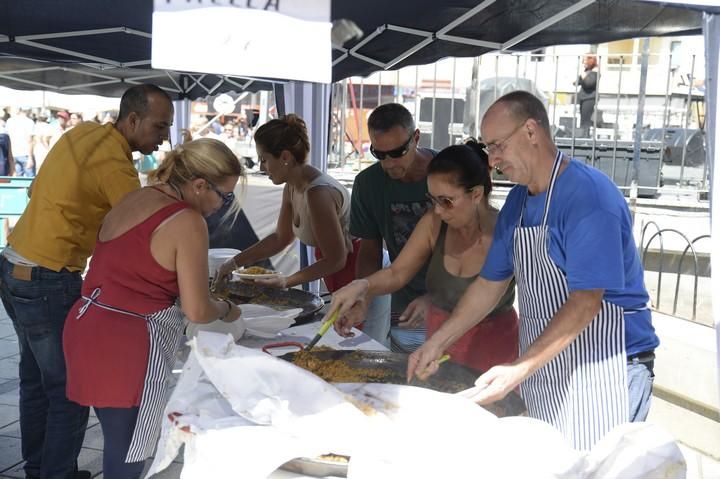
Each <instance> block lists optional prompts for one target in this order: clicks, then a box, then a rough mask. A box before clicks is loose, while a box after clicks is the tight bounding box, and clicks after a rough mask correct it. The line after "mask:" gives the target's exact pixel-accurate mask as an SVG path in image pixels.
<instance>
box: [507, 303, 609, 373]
mask: <svg viewBox="0 0 720 479" xmlns="http://www.w3.org/2000/svg"><path fill="white" fill-rule="evenodd" d="M603 292H604V291H603V290H589V291H574V292H572V293H570V296H569V297H568V299H567V301H566V302H565V304H564V305H563V306H562V307H561V308H560V309H559V310H558V312H557V313H555V316H554V317H553V318H552V320H550V323H549V324H548V326H547V327H546V328H545V330H544V331H543V332H542V334H541V335H540V336H538V338H537V339H536V340H535V341H534V342H533V343H532V345H530V347H529V348H528V350H527V351H526V352H525V354H523V355H522V356H521V357H520V358H518V359H517V361H516V362H515V364H517V365H520V366H522V367H523V368H524V369H525V371H526V372H525V377H527V376H529V375H530V374H532V373H534V372H535V371H537V370H538V369H540V368H541V367H543V366H544V365H545V364H547V363H548V362H550V361H551V360H552V359H554V358H555V357H556V356H557V355H558V354H560V353H561V352H562V351H563V350H564V349H565V348H567V347H568V346H569V345H570V343H572V342H573V341H574V340H575V338H577V337H578V336H579V335H580V333H582V332H583V330H584V329H585V328H586V327H587V326H588V325H589V324H590V323H591V322H592V321H593V319H595V317H596V316H597V314H598V312H599V311H600V307H601V304H602V303H601V302H602V297H603Z"/></svg>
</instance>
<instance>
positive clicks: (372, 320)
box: [363, 294, 390, 349]
mask: <svg viewBox="0 0 720 479" xmlns="http://www.w3.org/2000/svg"><path fill="white" fill-rule="evenodd" d="M363 333H365V334H367V335H368V336H370V337H371V338H373V339H374V340H375V341H377V342H378V343H380V344H382V345H383V346H385V347H386V348H388V349H390V295H389V294H385V295H383V296H375V297H374V298H373V299H372V301H370V304H369V305H368V310H367V312H366V313H365V321H364V322H363Z"/></svg>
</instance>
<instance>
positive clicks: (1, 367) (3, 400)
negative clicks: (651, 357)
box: [0, 305, 720, 479]
mask: <svg viewBox="0 0 720 479" xmlns="http://www.w3.org/2000/svg"><path fill="white" fill-rule="evenodd" d="M17 346H18V345H17V338H16V336H15V332H14V330H13V328H12V324H11V323H10V319H9V318H8V317H7V315H6V314H5V310H4V309H3V308H2V306H1V305H0V478H20V479H22V478H24V474H23V470H22V465H23V464H22V457H21V454H20V431H19V422H18V387H19V385H18V383H19V380H18V377H17V375H18V369H17V368H18V347H17ZM102 447H103V438H102V432H101V430H100V424H98V422H97V419H96V418H95V416H94V414H92V412H91V417H90V421H89V423H88V428H87V433H86V434H85V442H84V444H83V449H82V452H81V454H80V458H79V466H80V469H86V470H89V471H91V472H92V474H93V477H96V478H102V476H103V475H102ZM683 453H684V454H685V457H686V459H687V462H688V475H687V477H688V478H689V479H720V462H717V461H714V460H712V459H710V458H708V457H707V456H703V455H702V454H698V453H696V452H695V451H693V450H692V449H689V448H686V447H683ZM148 462H149V461H148ZM181 469H182V463H181V461H180V460H178V462H176V463H173V464H172V465H171V466H170V467H169V468H168V469H167V470H165V471H163V473H162V474H159V475H157V476H154V477H155V478H157V479H177V478H179V477H180V471H181Z"/></svg>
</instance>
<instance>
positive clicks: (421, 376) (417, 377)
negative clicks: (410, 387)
mask: <svg viewBox="0 0 720 479" xmlns="http://www.w3.org/2000/svg"><path fill="white" fill-rule="evenodd" d="M448 359H450V355H449V354H443V355H442V356H440V357H439V358H438V360H437V363H438V366H439V365H441V364H442V363H444V362H445V361H447V360H448ZM426 371H427V369H426V370H425V371H423V373H422V374H417V373H415V376H414V377H413V378H412V380H411V381H410V384H412V383H413V381H417V382H421V381H426V380H427V378H428V377H430V375H429V374H427V373H426Z"/></svg>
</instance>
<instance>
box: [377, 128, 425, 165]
mask: <svg viewBox="0 0 720 479" xmlns="http://www.w3.org/2000/svg"><path fill="white" fill-rule="evenodd" d="M413 136H415V135H414V134H412V135H410V138H408V139H407V141H406V142H405V143H403V144H402V146H399V147H398V148H395V149H394V150H389V151H380V150H376V149H375V148H373V146H372V145H370V153H372V156H374V157H375V158H377V159H378V160H384V159H385V158H386V157H388V156H389V157H390V158H400V157H401V156H405V155H407V152H408V151H410V142H411V141H412V139H413Z"/></svg>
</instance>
